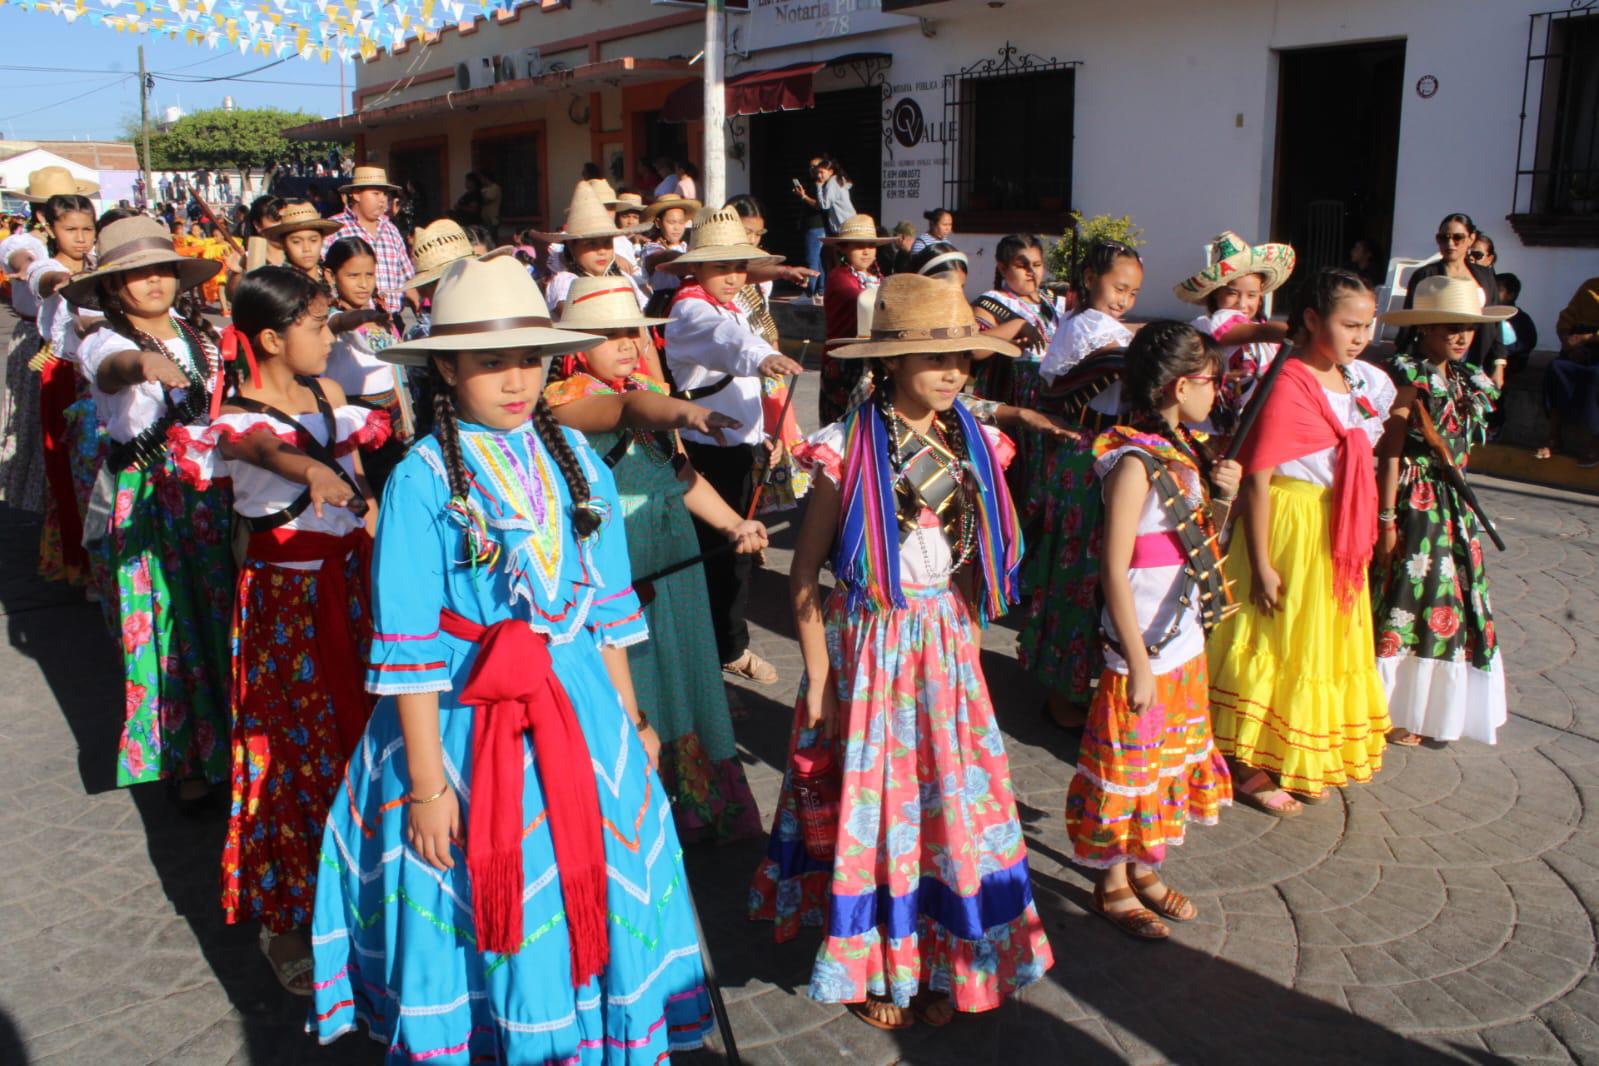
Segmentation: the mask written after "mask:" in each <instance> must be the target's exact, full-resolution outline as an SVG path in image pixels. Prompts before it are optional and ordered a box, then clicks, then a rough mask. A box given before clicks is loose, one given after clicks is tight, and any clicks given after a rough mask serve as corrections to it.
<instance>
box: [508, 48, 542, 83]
mask: <svg viewBox="0 0 1599 1066" xmlns="http://www.w3.org/2000/svg"><path fill="white" fill-rule="evenodd" d="M511 58H512V59H513V60H514V61H515V63H516V76H517V77H519V78H536V77H538V76H539V75H541V74H543V73H544V56H543V55H542V54H541V53H540V52H539V50H538V49H537V48H524V49H522V50H521V51H520V52H515V53H513V54H512V57H511Z"/></svg>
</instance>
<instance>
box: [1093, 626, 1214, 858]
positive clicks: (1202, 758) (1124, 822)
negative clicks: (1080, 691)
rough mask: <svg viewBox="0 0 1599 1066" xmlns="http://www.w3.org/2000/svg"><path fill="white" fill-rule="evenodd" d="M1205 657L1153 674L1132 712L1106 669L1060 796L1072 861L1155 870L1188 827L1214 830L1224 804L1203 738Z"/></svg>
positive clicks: (1120, 679) (1206, 722) (1122, 682)
mask: <svg viewBox="0 0 1599 1066" xmlns="http://www.w3.org/2000/svg"><path fill="white" fill-rule="evenodd" d="M1209 688H1210V685H1209V682H1208V680H1207V679H1206V676H1205V657H1204V656H1203V655H1198V656H1195V657H1194V658H1193V659H1190V660H1189V661H1188V662H1186V663H1184V664H1183V665H1182V666H1179V667H1178V668H1177V669H1175V670H1171V671H1169V672H1167V673H1164V674H1159V675H1157V676H1156V677H1155V701H1154V703H1152V704H1150V707H1149V710H1147V711H1145V712H1144V713H1143V714H1137V713H1135V712H1134V711H1133V709H1132V706H1131V705H1130V704H1129V703H1128V702H1127V675H1126V674H1121V673H1117V672H1116V671H1114V670H1106V671H1105V674H1104V676H1103V677H1101V678H1100V680H1099V690H1098V692H1097V694H1096V695H1095V696H1094V705H1093V707H1092V708H1091V709H1090V710H1089V712H1088V724H1087V726H1086V727H1084V729H1083V743H1082V749H1081V750H1080V751H1079V752H1078V755H1077V773H1076V776H1074V777H1073V778H1072V784H1071V788H1070V790H1069V791H1068V792H1067V793H1066V835H1067V836H1069V837H1070V838H1071V841H1072V857H1073V858H1074V859H1075V860H1076V861H1077V862H1078V863H1079V864H1081V865H1083V866H1091V867H1095V868H1097V869H1104V868H1106V867H1109V866H1116V865H1119V864H1121V863H1124V862H1141V863H1143V864H1144V865H1146V866H1159V865H1160V864H1161V863H1162V862H1164V861H1165V859H1166V847H1167V845H1173V846H1175V845H1177V844H1181V843H1182V842H1183V836H1184V834H1185V832H1186V831H1187V826H1188V824H1189V823H1190V822H1198V823H1199V824H1200V825H1215V824H1216V820H1217V817H1218V815H1219V814H1220V812H1221V808H1223V807H1225V806H1228V805H1230V804H1231V803H1232V797H1233V786H1232V779H1231V778H1230V777H1228V774H1227V763H1226V760H1224V759H1223V758H1222V757H1221V753H1220V752H1218V751H1217V750H1216V747H1215V745H1214V744H1213V743H1212V741H1211V733H1210V699H1209Z"/></svg>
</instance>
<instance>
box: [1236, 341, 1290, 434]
mask: <svg viewBox="0 0 1599 1066" xmlns="http://www.w3.org/2000/svg"><path fill="white" fill-rule="evenodd" d="M1289 352H1290V349H1289V347H1288V346H1287V345H1284V346H1283V350H1282V351H1280V352H1278V353H1277V358H1275V359H1273V360H1272V361H1271V366H1269V367H1267V368H1266V373H1265V375H1264V376H1263V377H1262V378H1261V379H1260V381H1259V383H1257V384H1256V385H1255V393H1254V395H1253V396H1251V397H1250V398H1249V404H1248V405H1247V406H1246V407H1245V408H1244V413H1243V414H1242V415H1240V416H1239V417H1238V429H1237V430H1236V431H1235V432H1234V433H1233V439H1232V441H1231V442H1230V443H1229V444H1228V445H1227V452H1226V454H1225V455H1223V456H1222V458H1223V459H1224V460H1225V459H1237V458H1238V453H1239V452H1241V451H1243V448H1244V441H1245V440H1246V439H1248V437H1249V431H1250V430H1251V429H1253V428H1254V426H1255V421H1256V420H1257V419H1259V418H1260V412H1262V411H1264V410H1265V409H1266V397H1268V396H1270V395H1271V390H1272V389H1273V388H1274V387H1276V385H1277V376H1278V375H1279V374H1281V373H1282V372H1283V367H1285V366H1287V365H1288V357H1289Z"/></svg>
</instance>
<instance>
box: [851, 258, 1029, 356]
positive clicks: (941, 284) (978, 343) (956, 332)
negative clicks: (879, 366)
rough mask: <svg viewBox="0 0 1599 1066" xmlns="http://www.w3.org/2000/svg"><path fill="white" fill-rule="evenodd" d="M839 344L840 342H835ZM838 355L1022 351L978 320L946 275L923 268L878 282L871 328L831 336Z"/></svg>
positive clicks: (963, 295) (964, 297) (1006, 352)
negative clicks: (846, 336)
mask: <svg viewBox="0 0 1599 1066" xmlns="http://www.w3.org/2000/svg"><path fill="white" fill-rule="evenodd" d="M835 344H838V345H842V347H837V348H835V347H833V345H835ZM828 348H829V349H830V351H829V354H830V355H832V357H833V358H834V359H867V358H873V357H875V358H879V359H886V358H888V357H889V356H894V355H914V354H916V353H932V352H993V353H995V354H996V355H1021V354H1022V350H1021V349H1020V348H1018V347H1016V345H1014V344H1012V343H1010V342H1009V341H1002V340H999V339H997V338H994V337H990V336H988V335H987V334H986V333H984V332H983V331H982V330H981V329H979V328H978V326H977V319H976V318H975V317H974V316H973V315H972V305H971V304H969V303H967V302H966V294H965V293H963V292H961V290H960V289H959V288H957V287H956V286H954V285H951V284H950V283H949V282H947V281H939V280H938V279H937V278H928V277H923V276H922V275H920V274H895V275H893V276H892V277H890V278H889V279H888V280H887V281H885V282H883V284H881V285H879V286H878V287H877V299H876V300H875V301H873V304H872V329H871V332H870V333H869V334H867V335H866V336H864V337H853V338H849V339H840V340H837V341H829V342H828Z"/></svg>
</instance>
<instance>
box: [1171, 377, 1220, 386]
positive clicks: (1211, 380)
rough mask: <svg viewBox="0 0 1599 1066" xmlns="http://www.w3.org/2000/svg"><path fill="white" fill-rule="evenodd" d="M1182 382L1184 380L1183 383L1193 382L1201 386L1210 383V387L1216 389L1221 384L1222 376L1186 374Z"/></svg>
mask: <svg viewBox="0 0 1599 1066" xmlns="http://www.w3.org/2000/svg"><path fill="white" fill-rule="evenodd" d="M1180 380H1182V381H1192V382H1196V383H1197V384H1200V385H1204V384H1206V383H1209V384H1210V386H1211V387H1212V388H1214V387H1216V386H1217V385H1220V384H1221V375H1220V374H1184V375H1183V376H1182V378H1181V379H1180Z"/></svg>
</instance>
